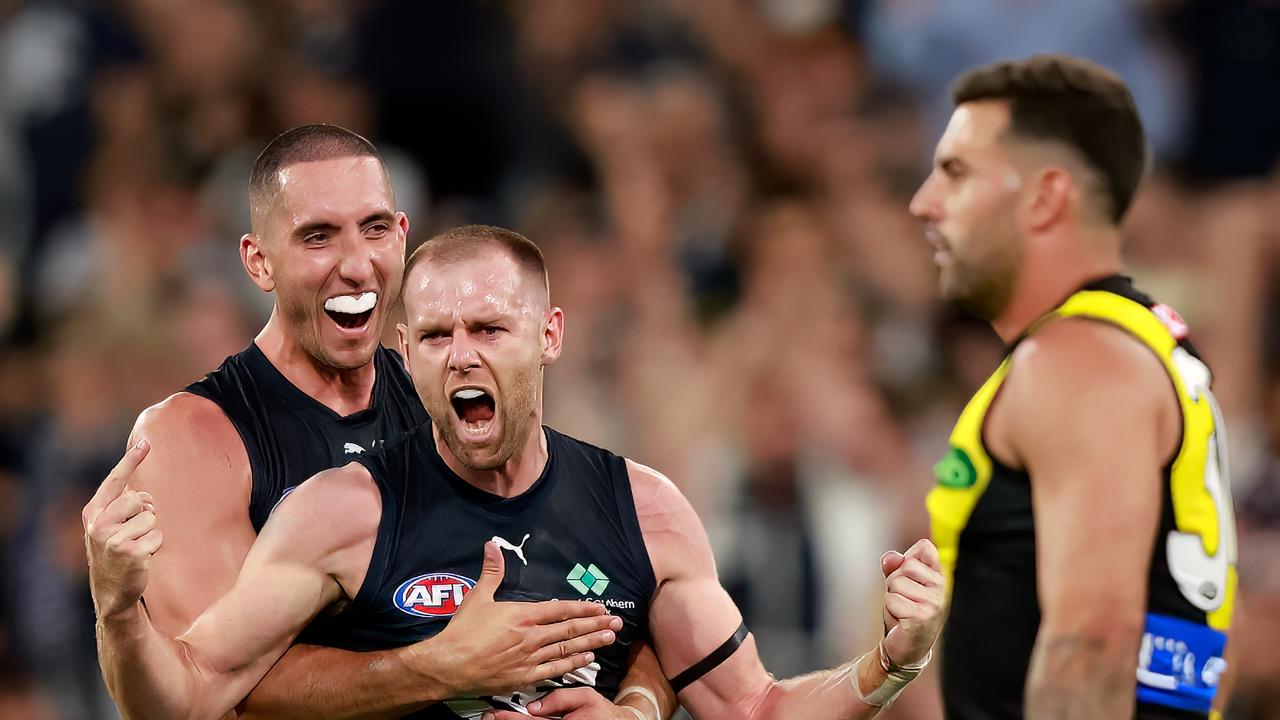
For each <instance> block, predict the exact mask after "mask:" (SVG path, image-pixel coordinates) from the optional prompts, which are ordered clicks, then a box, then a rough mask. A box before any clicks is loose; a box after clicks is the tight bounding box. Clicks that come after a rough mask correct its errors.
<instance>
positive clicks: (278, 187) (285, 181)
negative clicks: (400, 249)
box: [264, 156, 395, 232]
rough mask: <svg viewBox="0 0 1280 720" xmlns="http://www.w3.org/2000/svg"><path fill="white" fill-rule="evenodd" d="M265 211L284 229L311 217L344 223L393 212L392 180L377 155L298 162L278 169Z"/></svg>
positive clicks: (334, 222) (314, 219) (313, 221)
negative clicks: (370, 215)
mask: <svg viewBox="0 0 1280 720" xmlns="http://www.w3.org/2000/svg"><path fill="white" fill-rule="evenodd" d="M270 192H271V196H270V198H269V201H268V202H267V203H266V204H265V208H264V209H265V210H266V211H267V213H268V214H269V215H270V217H271V220H272V221H273V222H274V223H275V224H276V226H277V227H278V228H279V229H281V230H283V231H284V232H289V231H290V230H291V229H293V228H296V227H298V226H301V225H305V224H309V223H315V222H330V223H333V224H342V223H343V221H350V220H352V219H363V218H365V217H367V216H368V215H369V214H372V213H375V212H384V211H385V212H394V204H395V201H394V198H393V196H392V192H391V183H390V182H389V180H388V178H387V176H386V172H385V171H384V170H383V167H382V163H380V162H379V161H378V159H377V158H374V157H368V156H362V157H343V158H335V159H332V160H316V161H311V162H297V163H293V164H291V165H286V166H285V167H283V168H281V169H280V170H279V171H277V172H276V174H275V176H274V177H273V182H272V183H271V190H270Z"/></svg>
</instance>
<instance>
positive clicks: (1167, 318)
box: [1151, 305, 1191, 340]
mask: <svg viewBox="0 0 1280 720" xmlns="http://www.w3.org/2000/svg"><path fill="white" fill-rule="evenodd" d="M1151 312H1152V313H1153V314H1154V315H1155V316H1156V317H1158V318H1160V322H1162V323H1164V326H1165V327H1167V328H1169V334H1171V335H1173V338H1174V339H1175V340H1186V339H1187V336H1188V335H1190V334H1191V328H1189V327H1187V323H1186V321H1185V320H1183V319H1182V316H1181V315H1179V314H1178V311H1177V310H1174V309H1173V308H1171V307H1169V306H1168V305H1156V306H1154V307H1152V308H1151Z"/></svg>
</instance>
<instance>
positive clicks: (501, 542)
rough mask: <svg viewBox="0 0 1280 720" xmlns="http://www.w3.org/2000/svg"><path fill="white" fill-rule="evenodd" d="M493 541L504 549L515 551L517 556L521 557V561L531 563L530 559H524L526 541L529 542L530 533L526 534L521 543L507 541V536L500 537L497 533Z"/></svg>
mask: <svg viewBox="0 0 1280 720" xmlns="http://www.w3.org/2000/svg"><path fill="white" fill-rule="evenodd" d="M491 542H493V544H494V545H497V546H498V547H500V548H502V549H503V550H510V551H511V552H513V553H515V554H516V557H518V558H520V562H522V563H524V564H525V565H528V564H529V561H528V560H525V559H524V544H525V543H526V542H529V533H525V534H524V539H523V540H521V541H520V544H519V545H512V544H511V543H510V542H508V541H507V539H506V538H500V537H498V536H497V535H494V536H493V540H492V541H491Z"/></svg>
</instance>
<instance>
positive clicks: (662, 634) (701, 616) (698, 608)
mask: <svg viewBox="0 0 1280 720" xmlns="http://www.w3.org/2000/svg"><path fill="white" fill-rule="evenodd" d="M741 624H742V615H741V613H739V612H738V608H737V606H735V605H734V603H733V600H732V599H730V598H729V595H728V593H726V592H725V591H724V588H722V587H721V586H720V584H719V583H718V582H717V581H716V579H715V578H714V577H709V578H698V579H690V580H672V581H668V582H666V583H663V585H662V586H661V587H660V588H659V590H658V593H657V595H656V596H655V597H654V601H653V606H652V608H651V610H650V627H651V631H652V634H653V640H654V647H655V649H656V650H657V653H658V660H659V662H660V663H661V664H662V669H663V672H665V673H666V675H667V677H669V678H676V677H678V676H679V675H680V674H681V673H684V672H686V671H688V670H689V669H690V668H692V667H694V666H695V665H697V664H698V663H700V662H702V661H703V660H705V659H706V658H707V657H708V656H711V655H712V654H713V653H715V651H716V650H717V649H719V648H721V646H723V645H724V644H725V642H726V641H728V640H730V638H732V637H733V635H734V632H735V631H736V630H737V629H738V627H739V626H740V625H741ZM772 685H773V679H772V678H771V677H770V676H769V674H768V672H766V671H765V668H764V665H762V664H761V662H760V655H759V652H758V651H757V648H756V643H755V638H754V637H751V636H748V637H747V639H746V640H745V641H744V642H742V644H741V646H739V647H738V648H737V649H736V650H735V651H734V652H733V653H732V654H731V655H729V656H728V657H727V658H726V659H724V660H723V661H722V662H721V663H720V664H719V665H717V666H715V667H714V668H713V669H710V670H708V671H707V672H705V674H702V675H701V677H700V678H699V679H697V680H696V681H694V682H693V683H692V684H690V685H689V686H688V687H687V688H686V689H684V690H682V691H680V698H681V702H682V704H683V705H684V706H685V707H687V708H688V709H689V710H690V711H692V712H693V714H694V715H695V716H696V717H749V716H750V715H751V712H752V709H753V708H755V707H756V706H757V704H758V703H759V702H760V701H761V700H762V699H763V698H764V697H765V696H766V695H767V694H768V692H769V689H770V687H772Z"/></svg>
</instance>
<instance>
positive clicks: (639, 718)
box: [618, 705, 653, 720]
mask: <svg viewBox="0 0 1280 720" xmlns="http://www.w3.org/2000/svg"><path fill="white" fill-rule="evenodd" d="M618 707H620V708H622V709H623V710H629V711H631V714H632V715H635V716H636V720H653V718H651V717H649V716H648V715H646V714H645V712H644V711H643V710H641V709H640V708H634V707H631V706H630V705H619V706H618Z"/></svg>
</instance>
